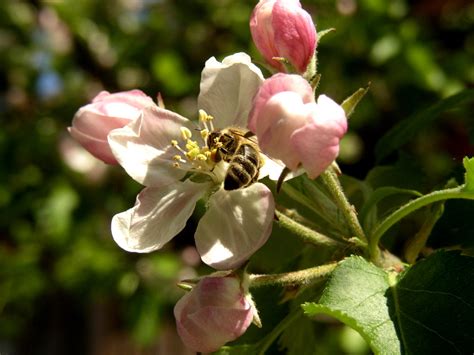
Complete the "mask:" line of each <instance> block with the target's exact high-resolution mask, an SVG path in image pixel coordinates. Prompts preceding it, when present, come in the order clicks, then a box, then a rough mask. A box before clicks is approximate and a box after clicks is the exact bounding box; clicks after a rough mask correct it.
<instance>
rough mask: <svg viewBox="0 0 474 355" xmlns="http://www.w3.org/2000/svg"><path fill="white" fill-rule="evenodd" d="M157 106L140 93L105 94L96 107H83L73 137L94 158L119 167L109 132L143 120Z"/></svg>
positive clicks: (133, 91) (77, 116)
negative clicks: (141, 117) (110, 142)
mask: <svg viewBox="0 0 474 355" xmlns="http://www.w3.org/2000/svg"><path fill="white" fill-rule="evenodd" d="M147 106H155V103H154V102H153V100H152V99H151V98H150V97H148V96H147V95H145V94H144V93H143V92H142V91H140V90H130V91H124V92H118V93H114V94H111V93H109V92H108V91H101V92H100V93H99V94H98V95H97V96H96V97H94V99H93V100H92V103H90V104H88V105H85V106H83V107H81V108H80V109H79V110H78V111H77V112H76V114H75V115H74V118H73V120H72V127H69V128H68V130H69V133H70V134H71V136H72V137H73V138H74V139H75V140H76V141H78V142H79V143H80V144H81V145H82V146H83V147H84V148H85V149H86V150H88V151H89V153H91V154H92V155H93V156H95V157H96V158H98V159H100V160H102V161H103V162H105V163H108V164H118V163H117V160H116V159H115V157H114V155H113V154H112V151H111V150H110V147H109V143H108V141H107V135H108V134H109V132H110V131H111V130H113V129H116V128H121V127H123V126H125V125H127V124H128V123H130V121H133V120H135V119H137V118H138V116H140V113H141V111H142V109H143V108H145V107H147Z"/></svg>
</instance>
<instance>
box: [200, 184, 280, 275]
mask: <svg viewBox="0 0 474 355" xmlns="http://www.w3.org/2000/svg"><path fill="white" fill-rule="evenodd" d="M274 211H275V203H274V201H273V196H272V193H271V191H270V190H269V189H268V187H266V186H265V185H263V184H261V183H255V184H253V185H251V186H249V187H247V188H244V189H238V190H234V191H226V190H224V189H221V190H219V191H217V192H216V193H215V194H214V195H212V196H211V198H210V199H209V209H208V210H207V212H206V213H205V214H204V216H203V217H202V218H201V220H200V221H199V224H198V227H197V229H196V234H195V236H194V238H195V240H196V247H197V249H198V252H199V254H200V255H201V259H202V260H203V261H204V262H205V263H206V264H208V265H209V266H211V267H213V268H215V269H219V270H225V269H233V268H236V267H238V266H240V265H242V264H243V263H244V262H245V261H246V260H247V259H248V258H249V257H250V256H251V255H252V254H253V253H254V252H255V251H257V250H258V249H259V248H260V247H261V246H262V245H263V244H265V242H266V241H267V239H268V237H269V236H270V233H271V231H272V223H273V216H274Z"/></svg>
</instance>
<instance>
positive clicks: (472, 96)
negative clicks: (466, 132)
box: [375, 89, 474, 162]
mask: <svg viewBox="0 0 474 355" xmlns="http://www.w3.org/2000/svg"><path fill="white" fill-rule="evenodd" d="M472 101H474V89H469V90H464V91H462V92H460V93H458V94H456V95H453V96H450V97H448V98H446V99H444V100H441V101H439V102H437V103H436V104H434V105H433V106H431V107H428V108H427V109H424V110H422V111H420V112H417V113H415V114H414V115H412V116H410V117H408V118H407V119H405V120H403V121H401V122H400V123H399V124H397V125H396V126H395V127H393V128H392V129H391V130H390V131H389V132H387V133H386V134H385V135H384V136H383V137H382V138H381V139H380V140H379V141H378V143H377V145H376V147H375V156H376V158H377V162H380V161H381V160H382V159H384V158H385V157H387V156H388V155H389V154H391V153H392V152H394V151H395V150H397V149H398V148H400V147H401V146H402V145H404V144H405V143H407V142H409V141H410V140H411V139H412V138H413V137H414V136H415V135H416V134H417V133H418V132H420V131H421V130H422V129H423V128H425V127H427V126H429V125H431V124H433V122H434V121H435V120H436V119H438V118H439V116H440V114H441V113H443V112H445V111H448V110H451V109H453V108H456V107H459V106H461V105H463V104H467V103H469V102H472Z"/></svg>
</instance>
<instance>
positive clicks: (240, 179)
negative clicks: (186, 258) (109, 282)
mask: <svg viewBox="0 0 474 355" xmlns="http://www.w3.org/2000/svg"><path fill="white" fill-rule="evenodd" d="M250 29H251V33H252V37H253V39H254V42H255V44H256V46H257V48H258V49H259V50H260V52H261V53H262V55H263V57H264V58H265V60H266V61H267V62H268V63H269V64H270V65H271V66H272V67H274V68H275V69H276V70H278V71H279V72H280V73H275V74H274V75H273V76H271V77H270V78H267V79H265V78H264V77H263V75H262V72H261V71H260V69H259V68H258V67H256V66H255V65H254V64H252V62H251V59H250V57H249V56H248V55H246V54H244V53H237V54H234V55H231V56H229V57H226V58H225V59H224V60H223V61H222V62H219V61H217V60H216V59H215V58H210V59H209V60H208V61H207V62H206V64H205V67H204V69H203V71H202V75H201V83H200V94H199V97H198V110H197V112H198V120H197V121H198V122H196V121H192V120H189V119H187V118H185V117H183V116H181V115H179V114H178V113H175V112H173V111H170V110H167V109H165V108H164V107H163V105H157V104H155V103H154V102H153V100H152V99H151V98H150V97H148V96H146V95H145V94H143V93H142V92H141V91H138V90H133V91H128V92H121V93H116V94H109V93H108V92H105V91H104V92H101V93H100V94H98V95H97V96H96V97H95V98H94V100H93V101H92V103H91V104H89V105H86V106H84V107H82V108H81V109H80V110H79V111H78V112H77V113H76V115H75V117H74V119H73V123H72V127H70V128H69V131H70V133H71V135H72V136H73V137H74V138H75V139H76V140H77V141H78V142H79V143H81V144H82V145H83V146H84V148H86V149H87V150H88V151H89V152H90V153H91V154H93V155H94V156H95V157H97V158H98V159H101V160H102V161H104V162H105V163H108V164H120V166H122V167H123V168H124V170H125V171H126V172H127V173H128V174H129V175H130V176H131V177H132V178H133V179H134V180H136V181H137V182H139V183H140V184H142V185H143V186H144V189H143V190H142V191H141V192H140V193H139V195H138V196H137V199H136V202H135V205H134V206H133V207H132V208H130V209H128V210H126V211H124V212H121V213H118V214H117V215H115V216H114V217H113V219H112V227H111V228H112V235H113V238H114V240H115V241H116V242H117V244H118V245H119V246H120V247H122V248H123V249H125V250H127V251H131V252H139V253H144V252H151V251H155V250H158V249H160V248H162V247H163V246H164V245H165V244H166V243H168V242H169V241H170V240H171V239H172V238H173V237H175V236H176V235H177V234H178V233H179V232H180V231H181V230H182V229H183V228H184V226H185V224H186V221H187V220H188V218H189V217H190V216H191V215H192V214H193V211H194V208H195V205H196V203H197V201H199V200H201V199H203V200H204V201H205V205H206V212H205V213H204V215H203V217H202V218H201V219H200V220H199V223H198V225H197V228H196V231H195V235H194V238H195V243H196V248H197V251H198V253H199V255H200V256H201V259H202V261H203V262H204V263H206V264H207V265H209V266H211V267H212V268H214V269H217V270H233V269H237V268H239V267H241V266H242V265H243V264H244V263H245V262H246V261H247V260H248V259H249V258H250V256H251V255H252V254H254V253H255V252H256V251H257V250H258V249H259V248H260V247H261V246H262V245H263V244H264V243H265V242H266V241H267V239H268V238H269V236H270V234H271V231H272V224H273V220H274V213H275V203H274V199H273V196H272V193H271V190H270V189H269V188H268V187H267V186H266V185H265V184H263V183H261V182H259V181H258V180H260V179H261V178H263V177H265V176H269V177H270V179H273V180H277V179H278V178H279V177H280V174H281V173H282V169H283V167H284V166H286V168H287V169H289V170H292V171H296V170H298V171H301V168H302V169H304V170H305V171H306V172H307V174H308V175H309V176H310V177H311V178H315V177H317V176H318V175H319V174H321V173H322V172H323V171H324V170H325V169H326V168H327V167H328V166H329V165H330V164H331V163H332V162H333V161H334V159H335V158H336V157H337V154H338V150H339V141H340V139H341V137H342V136H343V135H344V133H345V132H346V129H347V120H346V116H345V113H344V110H343V109H342V108H341V107H340V106H339V105H338V104H336V103H335V102H334V101H332V100H331V99H330V98H328V97H327V96H325V95H321V96H319V98H318V99H317V100H315V96H314V90H313V88H312V87H311V85H310V84H309V83H308V81H307V80H306V79H305V78H308V77H312V76H314V75H315V74H316V73H315V66H314V65H312V63H314V61H315V60H316V59H315V49H316V44H317V33H316V29H315V26H314V24H313V21H312V19H311V16H310V15H309V14H308V13H307V12H306V11H304V10H303V9H302V7H301V4H300V3H299V1H298V0H291V1H290V0H261V1H260V2H259V3H258V4H257V5H256V7H255V9H254V11H253V13H252V16H251V19H250ZM290 72H292V73H297V74H291V73H290ZM303 74H304V76H303ZM260 150H261V151H260ZM255 315H256V310H255V309H254V307H253V302H252V301H251V298H250V295H249V293H248V287H247V286H243V285H242V282H241V280H239V279H238V278H237V277H236V276H232V277H229V276H212V277H206V278H203V279H201V280H200V281H199V282H198V283H197V284H196V285H195V286H194V288H193V289H192V290H191V291H190V292H189V293H188V294H187V295H186V296H184V297H183V298H182V299H181V300H180V301H179V302H178V303H177V305H176V307H175V316H176V321H177V326H178V332H179V334H180V336H181V337H182V339H183V341H184V342H185V344H186V345H187V346H189V347H190V348H192V349H194V350H196V351H202V352H209V351H213V350H216V349H218V348H219V347H220V346H222V345H223V344H225V343H226V342H228V341H231V340H234V339H236V338H237V337H239V336H240V335H241V334H243V333H244V332H245V330H246V329H247V327H248V326H249V325H250V323H251V322H252V319H254V317H255Z"/></svg>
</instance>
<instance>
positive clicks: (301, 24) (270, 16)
mask: <svg viewBox="0 0 474 355" xmlns="http://www.w3.org/2000/svg"><path fill="white" fill-rule="evenodd" d="M250 31H251V33H252V38H253V41H254V42H255V45H256V46H257V48H258V50H259V51H260V53H261V54H262V55H263V57H264V58H265V60H266V61H267V62H268V63H269V64H270V65H271V66H273V67H274V68H276V69H278V70H279V71H285V68H284V66H283V65H282V63H281V62H280V61H278V60H275V59H274V58H284V59H286V60H288V61H289V63H290V64H291V65H292V66H293V67H294V68H295V69H296V70H297V71H298V72H299V73H304V72H305V71H306V68H307V66H308V64H309V63H310V61H311V59H312V58H313V55H314V51H315V49H316V45H317V42H316V41H317V34H316V28H315V25H314V23H313V20H312V19H311V16H310V15H309V14H308V13H307V12H306V11H305V10H303V9H302V7H301V4H300V2H299V1H298V0H260V2H259V3H258V4H257V6H256V7H255V9H254V10H253V13H252V16H251V18H250Z"/></svg>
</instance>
